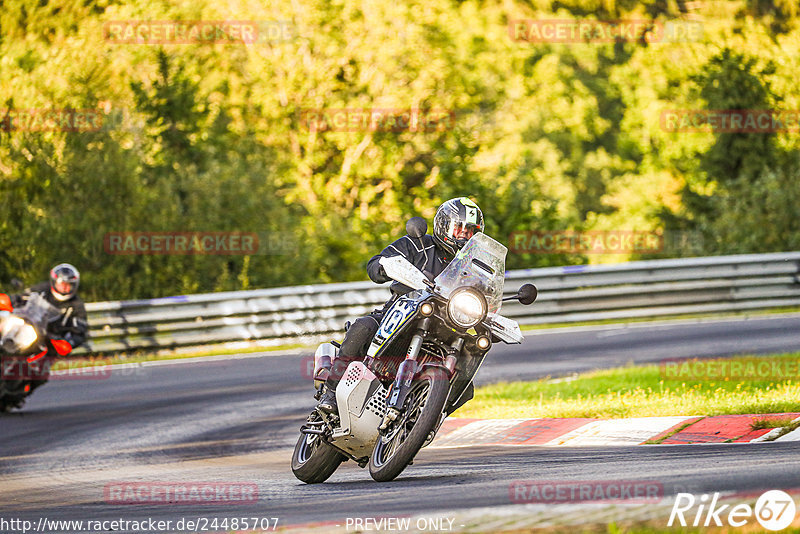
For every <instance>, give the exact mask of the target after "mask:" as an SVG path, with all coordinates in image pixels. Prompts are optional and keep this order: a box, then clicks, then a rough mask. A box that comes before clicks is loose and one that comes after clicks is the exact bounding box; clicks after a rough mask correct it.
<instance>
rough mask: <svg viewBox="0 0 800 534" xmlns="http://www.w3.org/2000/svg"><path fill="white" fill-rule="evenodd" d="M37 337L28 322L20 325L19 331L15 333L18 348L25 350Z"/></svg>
mask: <svg viewBox="0 0 800 534" xmlns="http://www.w3.org/2000/svg"><path fill="white" fill-rule="evenodd" d="M37 337H39V336H37V335H36V329H35V328H34V327H32V326H31V325H29V324H28V323H25V325H24V326H22V327H20V329H19V333H18V334H17V346H18V347H19V350H25V349H27V348H28V347H30V346H31V345H33V343H34V341H36V338H37Z"/></svg>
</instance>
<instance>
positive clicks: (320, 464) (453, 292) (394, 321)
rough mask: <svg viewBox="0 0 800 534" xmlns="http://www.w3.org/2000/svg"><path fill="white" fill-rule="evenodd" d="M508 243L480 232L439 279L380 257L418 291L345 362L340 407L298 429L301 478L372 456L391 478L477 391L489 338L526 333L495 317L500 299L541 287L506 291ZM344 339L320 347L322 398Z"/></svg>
mask: <svg viewBox="0 0 800 534" xmlns="http://www.w3.org/2000/svg"><path fill="white" fill-rule="evenodd" d="M406 229H407V231H408V234H409V236H411V237H412V238H421V237H422V236H423V235H424V234H425V233H426V232H427V224H426V223H425V221H424V219H421V218H419V217H415V218H413V219H411V220H410V221H409V222H408V224H407V225H406ZM507 251H508V249H507V248H506V247H504V246H503V245H501V244H500V243H498V242H497V241H495V240H494V239H492V238H491V237H489V236H487V235H486V234H484V233H477V234H475V235H474V236H473V237H472V238H471V239H470V240H469V241H468V242H467V243H466V245H465V246H464V248H463V249H462V250H461V251H459V252H458V254H457V255H456V256H455V258H454V259H453V261H452V262H451V263H450V264H449V265H448V266H447V267H446V268H445V269H444V271H442V273H441V274H439V276H437V277H436V278H435V279H434V280H433V281H431V280H430V279H429V278H428V277H427V276H426V275H425V274H423V273H422V272H420V271H419V270H418V269H417V268H416V267H415V266H414V265H412V264H411V263H410V262H409V261H408V260H406V259H405V258H404V257H402V256H394V257H390V258H381V259H380V264H381V265H382V266H383V268H384V270H385V272H386V275H387V276H388V277H389V278H391V279H393V280H395V281H397V282H400V283H401V284H404V285H405V286H407V287H409V288H411V289H412V291H411V292H410V293H407V294H405V295H403V296H400V297H397V298H396V300H395V301H394V303H393V304H392V305H391V307H390V308H389V309H388V310H387V312H386V313H385V314H384V316H383V320H382V321H381V324H380V327H379V328H378V331H377V332H376V333H375V336H374V337H373V339H372V341H371V344H370V346H369V349H368V351H367V356H366V357H365V358H364V360H363V361H355V362H352V363H350V364H349V366H348V367H347V369H346V371H345V373H344V375H343V377H342V380H341V382H340V383H339V385H338V386H337V388H336V401H337V405H338V414H333V415H329V414H326V413H324V412H322V411H321V410H314V411H313V412H311V414H310V415H309V416H308V419H307V420H306V422H305V424H304V425H303V426H302V427H301V429H300V432H301V433H300V438H299V439H298V441H297V445H296V446H295V449H294V453H293V455H292V471H293V472H294V474H295V476H296V477H297V478H298V479H300V480H302V481H303V482H306V483H309V484H311V483H319V482H324V481H325V480H327V479H328V477H330V476H331V475H332V474H333V472H334V471H336V469H337V468H338V467H339V465H340V464H341V463H342V462H344V461H346V460H348V459H351V460H355V461H356V462H357V463H358V465H359V466H360V467H364V466H366V465H367V464H369V471H370V475H371V476H372V478H373V479H375V480H377V481H388V480H392V479H394V478H395V477H397V476H398V475H399V474H400V473H401V472H402V471H403V470H404V469H405V468H406V466H407V465H410V464H411V463H412V461H413V459H414V457H415V456H416V454H417V452H419V450H420V449H421V448H422V447H424V446H426V445H427V444H429V443H430V442H431V441H432V440H433V438H434V437H435V435H436V432H437V431H438V429H439V427H440V426H441V424H442V423H443V422H444V419H445V417H447V415H449V414H450V413H452V412H453V411H454V410H455V409H456V408H458V407H460V406H461V405H463V404H464V403H465V402H466V401H467V400H469V398H471V393H472V388H471V387H470V386H471V384H472V379H473V377H474V376H475V373H476V372H477V371H478V368H479V367H480V365H481V363H482V362H483V359H484V357H485V356H486V353H487V352H488V351H489V349H491V347H492V343H493V342H496V341H498V340H499V341H503V342H504V343H521V342H522V341H523V339H524V338H523V336H522V333H521V331H520V328H519V325H518V324H517V322H516V321H513V320H511V319H508V318H506V317H503V316H501V315H499V312H500V306H501V303H502V301H504V300H511V299H516V300H519V302H520V303H522V304H526V305H527V304H531V303H533V301H534V300H536V296H537V291H536V287H535V286H533V285H532V284H525V285H523V286H522V287H521V288H520V289H519V291H518V293H517V294H516V295H514V296H512V297H507V298H505V299H504V298H503V284H504V280H505V258H506V253H507ZM338 346H339V344H338V343H335V342H330V343H323V344H322V345H320V346H319V348H318V349H317V352H316V354H315V371H314V377H315V384H316V386H317V395H316V396H317V398H319V397H320V395H321V393H322V388H323V383H324V380H325V377H326V372H327V370H328V369H329V368H330V365H331V361H332V360H333V359H335V358H336V355H337V352H338ZM467 390H469V392H468V394H467V395H465V392H466V391H467ZM462 397H464V398H462Z"/></svg>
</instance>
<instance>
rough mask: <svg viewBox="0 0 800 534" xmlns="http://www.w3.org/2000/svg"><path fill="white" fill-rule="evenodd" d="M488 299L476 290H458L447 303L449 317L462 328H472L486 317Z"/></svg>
mask: <svg viewBox="0 0 800 534" xmlns="http://www.w3.org/2000/svg"><path fill="white" fill-rule="evenodd" d="M486 307H487V306H486V298H484V296H483V295H482V294H480V293H478V292H477V291H475V290H474V289H469V288H465V289H457V290H456V291H454V292H453V294H452V295H451V296H450V300H449V301H448V302H447V315H448V317H450V320H451V321H453V322H454V323H455V324H456V325H458V326H460V327H461V328H472V327H473V326H475V325H476V324H478V323H480V322H481V321H482V320H483V319H484V318H485V317H486Z"/></svg>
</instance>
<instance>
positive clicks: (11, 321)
mask: <svg viewBox="0 0 800 534" xmlns="http://www.w3.org/2000/svg"><path fill="white" fill-rule="evenodd" d="M24 324H25V321H23V320H22V319H20V318H19V317H15V316H13V315H12V316H11V317H6V318H5V320H4V321H3V327H2V330H0V335H1V336H2V337H6V336H7V335H8V334H10V333H11V331H12V330H14V329H15V328H17V327H19V326H22V325H24Z"/></svg>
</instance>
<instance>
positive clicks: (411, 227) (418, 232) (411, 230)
mask: <svg viewBox="0 0 800 534" xmlns="http://www.w3.org/2000/svg"><path fill="white" fill-rule="evenodd" d="M406 233H407V234H408V235H410V236H411V237H416V238H420V237H422V236H424V235H425V234H427V233H428V223H427V222H425V219H423V218H422V217H411V218H410V219H409V220H408V222H407V223H406Z"/></svg>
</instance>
